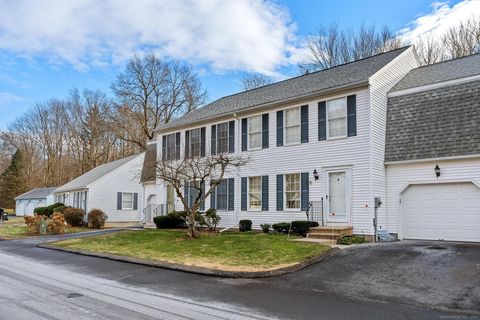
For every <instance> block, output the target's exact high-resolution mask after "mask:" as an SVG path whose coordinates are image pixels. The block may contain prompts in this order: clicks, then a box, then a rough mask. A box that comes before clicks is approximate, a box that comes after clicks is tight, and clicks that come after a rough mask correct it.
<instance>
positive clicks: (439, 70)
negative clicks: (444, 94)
mask: <svg viewBox="0 0 480 320" xmlns="http://www.w3.org/2000/svg"><path fill="white" fill-rule="evenodd" d="M479 73H480V53H479V54H474V55H471V56H466V57H463V58H458V59H453V60H448V61H444V62H440V63H436V64H432V65H429V66H424V67H420V68H416V69H413V70H411V71H410V72H409V73H408V74H407V75H406V76H405V77H403V78H402V80H400V81H399V82H398V83H397V84H396V85H395V86H394V87H393V88H392V89H391V90H390V92H394V91H400V90H405V89H411V88H414V87H419V86H425V85H429V84H434V83H438V82H444V81H449V80H455V79H459V78H465V77H469V76H475V75H478V74H479Z"/></svg>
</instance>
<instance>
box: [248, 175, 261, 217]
mask: <svg viewBox="0 0 480 320" xmlns="http://www.w3.org/2000/svg"><path fill="white" fill-rule="evenodd" d="M257 177H258V178H260V208H251V207H250V178H257ZM262 190H263V179H262V176H251V177H247V211H253V212H258V211H262V207H263V198H262V196H263V194H262V193H263V192H262Z"/></svg>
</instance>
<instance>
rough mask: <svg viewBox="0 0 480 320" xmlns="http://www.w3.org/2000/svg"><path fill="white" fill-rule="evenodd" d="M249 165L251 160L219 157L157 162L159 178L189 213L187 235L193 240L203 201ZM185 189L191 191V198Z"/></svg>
mask: <svg viewBox="0 0 480 320" xmlns="http://www.w3.org/2000/svg"><path fill="white" fill-rule="evenodd" d="M248 161H249V158H248V157H242V156H236V155H231V154H219V155H212V156H207V157H198V158H187V159H181V160H171V161H166V160H160V161H159V162H157V165H156V174H157V177H158V178H159V179H161V180H162V181H164V183H165V184H166V185H171V186H172V187H173V188H174V190H175V193H176V195H177V197H178V198H179V199H180V200H181V202H182V204H183V206H184V210H185V212H186V213H187V217H186V223H187V235H188V236H189V237H190V238H197V237H198V231H197V230H196V227H195V222H196V219H195V218H196V214H197V211H198V210H199V208H200V206H201V203H202V201H204V200H205V198H207V197H208V196H210V194H211V193H212V192H213V191H214V190H215V187H216V186H217V185H218V184H219V183H220V182H221V180H222V179H223V177H224V176H225V174H226V173H228V172H234V173H235V172H236V171H235V170H236V169H238V168H239V167H241V166H244V165H246V164H247V163H248ZM207 182H209V184H208V188H206V185H207ZM185 188H187V190H188V195H187V194H186V192H185Z"/></svg>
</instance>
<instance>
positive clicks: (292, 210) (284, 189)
mask: <svg viewBox="0 0 480 320" xmlns="http://www.w3.org/2000/svg"><path fill="white" fill-rule="evenodd" d="M291 174H297V175H299V176H300V207H299V208H298V209H297V208H287V175H291ZM283 211H289V212H302V174H301V173H300V172H291V173H285V174H284V175H283Z"/></svg>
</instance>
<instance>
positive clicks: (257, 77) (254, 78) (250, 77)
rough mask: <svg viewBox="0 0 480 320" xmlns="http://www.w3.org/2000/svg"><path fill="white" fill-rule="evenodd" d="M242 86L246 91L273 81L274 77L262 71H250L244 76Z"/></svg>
mask: <svg viewBox="0 0 480 320" xmlns="http://www.w3.org/2000/svg"><path fill="white" fill-rule="evenodd" d="M241 82H242V87H243V90H244V91H247V90H252V89H256V88H259V87H263V86H266V85H267V84H271V83H273V79H272V78H270V77H267V76H265V75H263V74H261V73H255V72H249V73H246V74H245V75H244V76H243V77H242V80H241Z"/></svg>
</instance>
